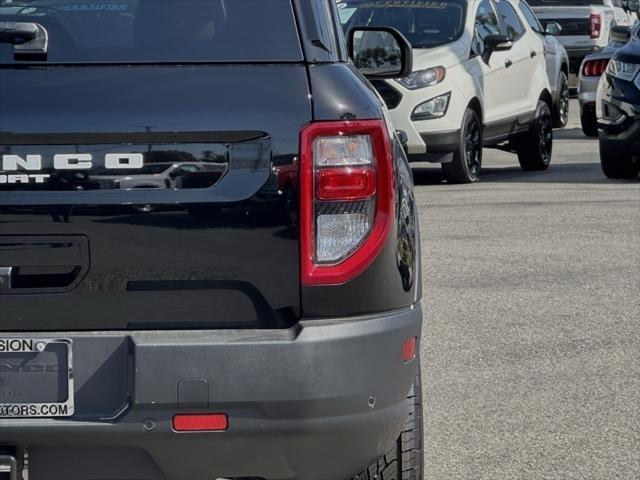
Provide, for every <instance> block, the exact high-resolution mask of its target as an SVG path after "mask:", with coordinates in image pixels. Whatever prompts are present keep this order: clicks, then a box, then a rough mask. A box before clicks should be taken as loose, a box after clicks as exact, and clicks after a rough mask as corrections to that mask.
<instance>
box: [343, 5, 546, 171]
mask: <svg viewBox="0 0 640 480" xmlns="http://www.w3.org/2000/svg"><path fill="white" fill-rule="evenodd" d="M336 4H337V7H338V12H339V14H340V19H341V22H342V24H343V28H344V29H345V30H346V31H348V30H350V29H351V28H353V27H356V26H391V27H394V28H396V29H398V30H399V31H400V32H402V33H403V34H404V35H405V36H406V37H407V39H408V40H409V42H411V44H412V46H413V52H414V63H413V70H414V71H413V73H412V74H411V75H410V76H408V77H406V78H402V79H398V80H385V81H374V82H372V83H373V85H374V87H376V89H377V90H378V92H379V93H380V94H381V96H382V98H383V99H384V100H385V102H386V104H387V106H388V108H389V113H390V115H391V119H392V120H393V123H394V127H395V128H396V129H398V130H402V131H404V132H405V133H406V135H407V145H406V147H407V153H408V154H409V158H410V160H412V161H431V162H439V163H442V167H443V171H444V173H445V176H446V177H447V179H448V180H449V181H452V182H460V183H467V182H475V181H477V180H478V178H479V175H480V169H481V165H482V146H485V147H498V148H500V149H503V150H508V151H512V152H516V153H517V154H518V159H519V160H520V165H521V166H522V168H523V169H525V170H544V169H546V168H547V167H548V166H549V163H550V161H551V151H552V145H553V127H552V123H553V122H552V114H551V105H552V96H551V93H550V86H549V79H548V77H547V73H546V65H545V57H544V47H543V42H542V39H541V38H540V36H539V35H538V34H537V33H536V32H534V31H533V30H532V29H531V27H530V26H529V24H528V23H527V19H526V18H525V17H524V15H523V13H522V11H520V10H519V9H518V8H517V6H515V5H514V4H512V3H511V2H510V1H509V0H438V1H432V0H412V1H410V2H389V1H380V0H378V1H376V0H373V1H372V0H336ZM359 41H361V42H366V41H367V38H366V37H364V36H363V37H361V38H360V39H359Z"/></svg>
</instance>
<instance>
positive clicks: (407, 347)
mask: <svg viewBox="0 0 640 480" xmlns="http://www.w3.org/2000/svg"><path fill="white" fill-rule="evenodd" d="M417 344H418V337H413V338H408V339H406V340H405V341H404V343H403V344H402V361H403V362H410V361H411V360H413V359H414V358H416V346H417Z"/></svg>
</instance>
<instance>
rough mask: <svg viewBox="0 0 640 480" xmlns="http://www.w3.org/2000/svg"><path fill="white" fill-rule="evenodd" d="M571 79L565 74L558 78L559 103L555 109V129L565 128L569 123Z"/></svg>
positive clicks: (561, 73) (562, 73)
mask: <svg viewBox="0 0 640 480" xmlns="http://www.w3.org/2000/svg"><path fill="white" fill-rule="evenodd" d="M570 98H571V97H570V94H569V79H568V78H567V75H566V74H565V73H564V72H560V77H559V78H558V101H557V102H556V104H555V105H554V107H553V126H554V128H564V127H566V126H567V123H569V104H570V102H569V100H570Z"/></svg>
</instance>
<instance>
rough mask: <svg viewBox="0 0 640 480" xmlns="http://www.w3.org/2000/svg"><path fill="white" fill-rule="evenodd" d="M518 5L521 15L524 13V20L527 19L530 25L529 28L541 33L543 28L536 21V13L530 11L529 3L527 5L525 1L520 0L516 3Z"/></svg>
mask: <svg viewBox="0 0 640 480" xmlns="http://www.w3.org/2000/svg"><path fill="white" fill-rule="evenodd" d="M518 6H519V7H520V11H521V12H522V15H524V18H525V20H527V23H528V24H529V26H530V27H531V30H533V31H534V32H538V33H542V32H543V29H542V26H541V25H540V22H539V21H538V17H536V14H535V13H533V11H531V8H530V7H529V5H527V3H526V2H524V1H521V2H519V3H518Z"/></svg>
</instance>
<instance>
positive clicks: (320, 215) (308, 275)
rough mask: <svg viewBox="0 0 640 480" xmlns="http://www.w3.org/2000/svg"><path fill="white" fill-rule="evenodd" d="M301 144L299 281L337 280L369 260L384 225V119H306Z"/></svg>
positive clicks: (387, 188) (389, 191)
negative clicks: (325, 120) (307, 123)
mask: <svg viewBox="0 0 640 480" xmlns="http://www.w3.org/2000/svg"><path fill="white" fill-rule="evenodd" d="M300 144H301V151H300V242H301V247H300V250H301V280H302V284H303V285H305V286H311V285H340V284H344V283H346V282H348V281H350V280H352V279H353V278H355V277H357V276H358V275H359V274H360V273H362V272H363V271H364V270H365V269H366V268H367V267H368V266H369V265H371V263H372V262H373V260H374V259H375V258H376V257H377V255H378V254H379V253H380V251H381V250H382V248H383V247H384V244H385V241H386V240H387V237H388V235H389V231H390V230H391V223H392V220H393V210H394V203H393V200H394V194H393V188H394V187H393V165H392V155H391V144H390V139H389V133H388V130H387V126H386V124H385V122H384V121H383V120H353V121H340V122H318V123H311V124H309V125H307V126H306V127H305V128H304V129H303V130H302V132H301V140H300Z"/></svg>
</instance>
